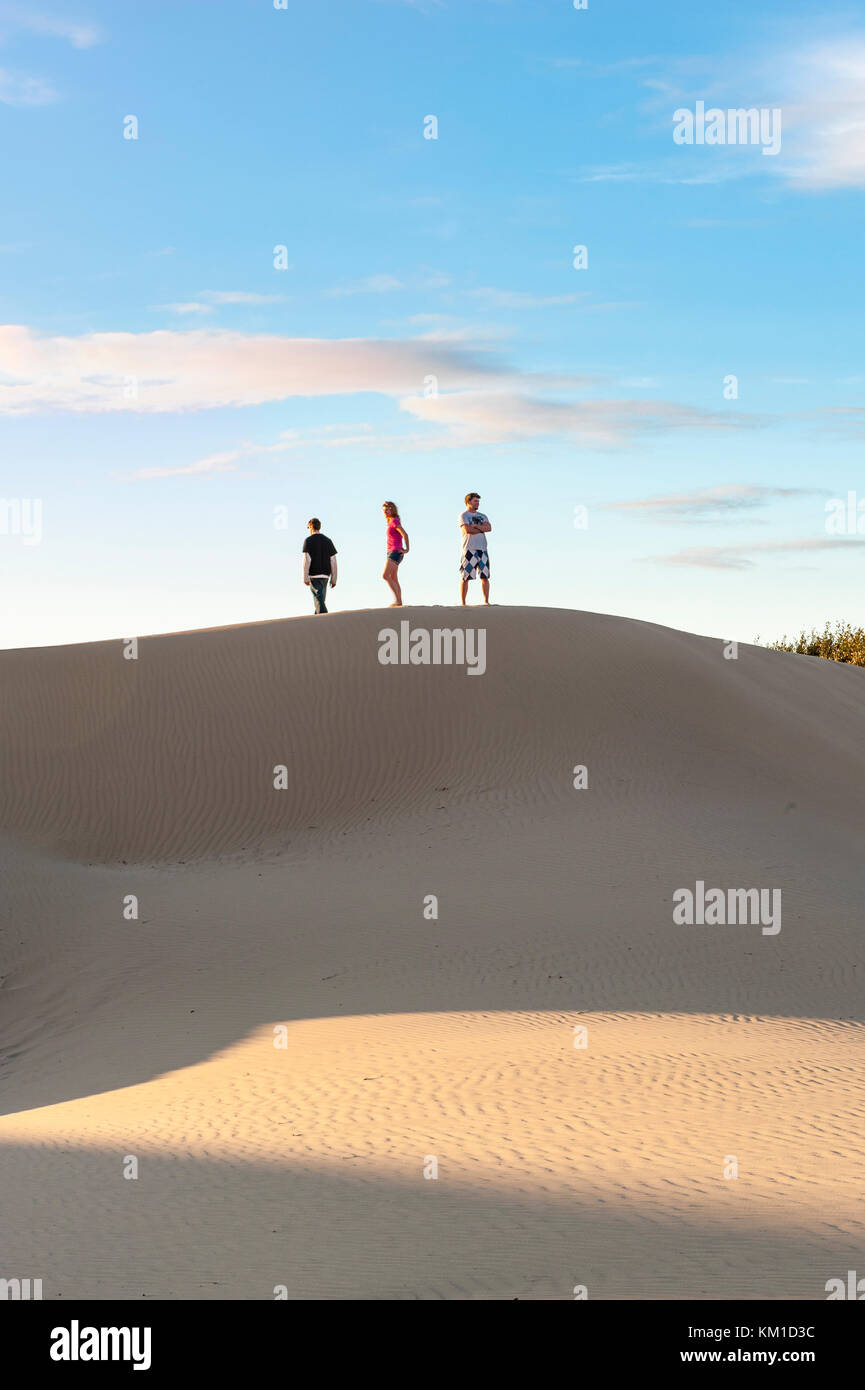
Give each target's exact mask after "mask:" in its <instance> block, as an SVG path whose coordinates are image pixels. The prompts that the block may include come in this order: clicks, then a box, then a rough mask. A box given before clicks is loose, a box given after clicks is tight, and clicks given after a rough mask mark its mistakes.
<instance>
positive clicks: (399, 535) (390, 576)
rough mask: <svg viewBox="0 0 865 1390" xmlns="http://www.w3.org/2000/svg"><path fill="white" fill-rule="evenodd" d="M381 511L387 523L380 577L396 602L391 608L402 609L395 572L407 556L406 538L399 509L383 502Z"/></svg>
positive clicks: (391, 503)
mask: <svg viewBox="0 0 865 1390" xmlns="http://www.w3.org/2000/svg"><path fill="white" fill-rule="evenodd" d="M381 509H382V511H383V512H384V519H385V521H386V522H387V538H386V541H385V548H386V550H387V559H386V560H385V564H384V570H383V572H382V576H381V577H382V579H385V580H387V582H388V584H389V585H390V587H391V591H392V593H393V596H394V599H395V600H396V602H395V603H392V604H391V605H390V606H391V608H402V589H401V588H400V586H399V580H398V579H397V577H396V572H397V569H398V567H399V566H400V565H401V564H402V559H403V556H404V555H408V552H409V542H408V536H407V534H406V532H405V531H404V530H403V525H402V522H401V521H400V519H399V508H398V507H397V505H396V502H383V503H382V508H381Z"/></svg>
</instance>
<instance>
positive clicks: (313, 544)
mask: <svg viewBox="0 0 865 1390" xmlns="http://www.w3.org/2000/svg"><path fill="white" fill-rule="evenodd" d="M303 549H304V553H305V554H307V555H308V556H309V577H310V579H315V577H316V575H322V574H326V575H327V576H328V578H330V557H331V555H335V554H336V546H335V545H334V543H333V541H332V540H331V538H330V536H325V535H323V534H322V532H321V531H314V532H313V533H312V535H311V536H307V538H306V540H305V541H304V543H303Z"/></svg>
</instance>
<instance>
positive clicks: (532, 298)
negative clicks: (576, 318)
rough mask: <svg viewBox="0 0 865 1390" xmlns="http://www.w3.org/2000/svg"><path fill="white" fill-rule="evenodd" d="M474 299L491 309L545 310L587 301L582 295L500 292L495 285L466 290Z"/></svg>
mask: <svg viewBox="0 0 865 1390" xmlns="http://www.w3.org/2000/svg"><path fill="white" fill-rule="evenodd" d="M464 293H465V294H467V295H468V296H469V297H470V298H472V299H477V300H480V301H481V303H483V304H486V305H488V306H489V308H491V309H545V308H549V307H554V306H557V305H560V304H578V303H579V301H580V300H581V299H586V298H587V297H588V296H587V294H586V293H582V294H545V295H543V294H542V295H538V294H530V293H529V292H528V291H527V290H500V289H496V288H495V286H493V285H481V286H480V287H479V288H478V289H476V290H465V291H464Z"/></svg>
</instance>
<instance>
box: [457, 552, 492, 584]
mask: <svg viewBox="0 0 865 1390" xmlns="http://www.w3.org/2000/svg"><path fill="white" fill-rule="evenodd" d="M460 576H461V578H462V579H489V577H490V557H489V555H488V554H487V552H486V551H485V550H467V551H466V552H465V554H464V555H463V557H462V559H461V560H460Z"/></svg>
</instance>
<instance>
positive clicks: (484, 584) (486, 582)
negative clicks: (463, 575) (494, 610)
mask: <svg viewBox="0 0 865 1390" xmlns="http://www.w3.org/2000/svg"><path fill="white" fill-rule="evenodd" d="M481 588H482V589H483V591H484V603H486V604H489V601H490V581H489V580H488V579H481Z"/></svg>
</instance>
